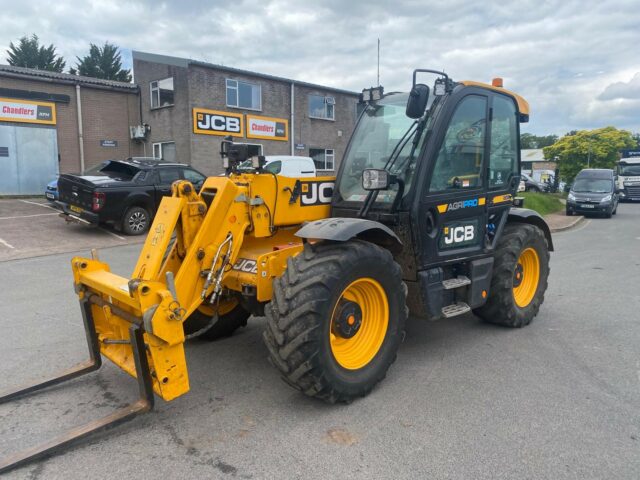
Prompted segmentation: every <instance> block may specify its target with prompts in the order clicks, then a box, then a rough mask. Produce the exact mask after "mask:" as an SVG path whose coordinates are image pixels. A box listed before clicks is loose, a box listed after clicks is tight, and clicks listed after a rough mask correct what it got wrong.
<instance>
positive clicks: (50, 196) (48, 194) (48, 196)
mask: <svg viewBox="0 0 640 480" xmlns="http://www.w3.org/2000/svg"><path fill="white" fill-rule="evenodd" d="M44 196H45V197H47V198H50V199H51V200H53V193H45V194H44Z"/></svg>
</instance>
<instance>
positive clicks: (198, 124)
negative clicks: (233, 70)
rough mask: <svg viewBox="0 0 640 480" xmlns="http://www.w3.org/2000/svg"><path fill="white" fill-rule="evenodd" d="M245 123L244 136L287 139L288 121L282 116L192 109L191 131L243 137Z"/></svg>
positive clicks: (284, 140)
mask: <svg viewBox="0 0 640 480" xmlns="http://www.w3.org/2000/svg"><path fill="white" fill-rule="evenodd" d="M245 117H246V122H245ZM245 124H246V128H247V134H246V138H261V139H264V140H278V141H282V142H287V141H289V122H288V120H286V119H284V118H272V117H261V116H259V115H243V114H241V113H232V112H224V111H221V110H209V109H206V108H194V109H193V133H200V134H204V135H223V136H226V135H231V136H233V137H244V136H245V132H244V128H245Z"/></svg>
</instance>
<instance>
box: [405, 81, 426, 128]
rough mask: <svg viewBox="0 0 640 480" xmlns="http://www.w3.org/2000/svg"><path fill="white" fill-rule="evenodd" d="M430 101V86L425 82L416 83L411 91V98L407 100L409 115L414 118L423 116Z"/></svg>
mask: <svg viewBox="0 0 640 480" xmlns="http://www.w3.org/2000/svg"><path fill="white" fill-rule="evenodd" d="M428 101H429V87H427V86H426V85H425V84H423V83H418V84H416V85H414V87H413V88H412V89H411V92H410V93H409V100H407V111H406V113H407V117H409V118H414V119H416V118H420V117H422V115H424V111H425V110H426V108H427V102H428Z"/></svg>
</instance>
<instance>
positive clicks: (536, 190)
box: [527, 187, 540, 193]
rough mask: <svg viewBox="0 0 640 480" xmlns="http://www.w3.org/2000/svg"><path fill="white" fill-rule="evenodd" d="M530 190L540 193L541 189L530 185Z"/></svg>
mask: <svg viewBox="0 0 640 480" xmlns="http://www.w3.org/2000/svg"><path fill="white" fill-rule="evenodd" d="M527 191H528V192H533V193H540V189H539V188H538V187H529V189H528V190H527Z"/></svg>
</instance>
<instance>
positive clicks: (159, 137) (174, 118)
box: [133, 59, 191, 163]
mask: <svg viewBox="0 0 640 480" xmlns="http://www.w3.org/2000/svg"><path fill="white" fill-rule="evenodd" d="M133 69H134V73H135V82H136V83H137V84H138V85H139V86H140V98H141V99H142V111H143V114H142V117H143V118H142V121H143V122H144V123H147V124H149V125H150V126H151V132H150V133H149V136H148V138H147V143H146V149H147V155H149V156H152V155H153V144H154V143H158V142H175V143H176V154H177V157H178V161H180V162H185V163H190V158H191V151H190V138H189V137H190V130H189V125H190V123H189V118H190V116H189V115H190V113H189V104H188V103H189V97H188V95H189V89H188V86H187V69H186V68H182V67H178V66H175V65H167V64H163V63H155V62H145V61H142V60H138V59H135V60H134V63H133ZM169 77H173V88H174V92H173V94H174V105H173V106H167V107H159V108H155V109H153V110H152V109H151V90H150V86H149V84H150V83H151V82H153V81H156V80H163V79H165V78H169Z"/></svg>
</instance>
